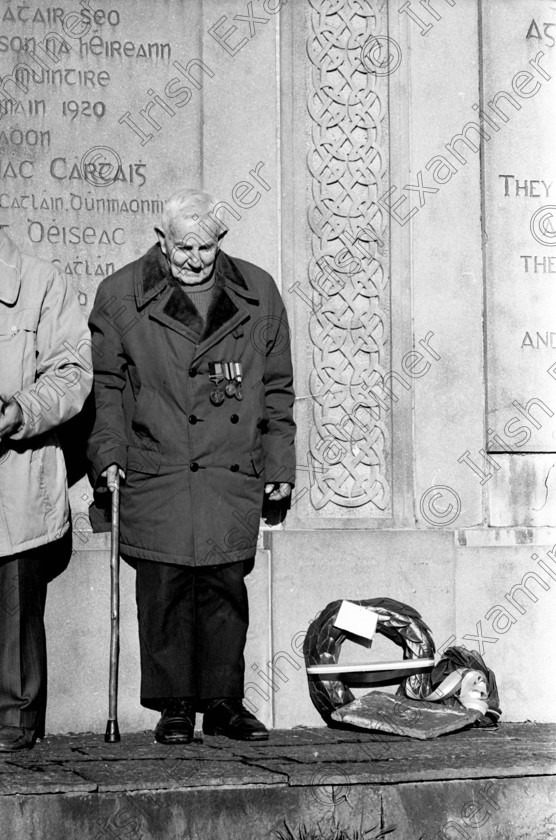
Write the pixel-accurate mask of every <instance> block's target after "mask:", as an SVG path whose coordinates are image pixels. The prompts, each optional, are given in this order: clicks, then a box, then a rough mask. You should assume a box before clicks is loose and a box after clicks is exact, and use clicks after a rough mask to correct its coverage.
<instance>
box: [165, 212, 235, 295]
mask: <svg viewBox="0 0 556 840" xmlns="http://www.w3.org/2000/svg"><path fill="white" fill-rule="evenodd" d="M156 233H157V236H158V240H159V242H160V247H161V249H162V253H163V254H165V255H166V257H167V258H168V262H169V263H170V269H171V271H172V274H173V276H174V277H176V278H177V279H178V280H181V282H182V283H185V284H186V285H187V286H192V285H195V284H196V283H202V282H203V281H204V280H208V278H209V277H210V276H211V274H212V272H213V270H214V262H215V260H216V257H217V255H218V248H219V246H218V239H217V238H216V237H213V236H211V234H210V233H209V232H208V231H206V230H203V228H202V227H200V225H198V224H195V222H193V221H192V220H184V221H182V220H174V223H173V226H172V228H171V229H170V230H169V231H168V232H167V233H165V232H164V231H162V230H160V229H158V228H157V230H156Z"/></svg>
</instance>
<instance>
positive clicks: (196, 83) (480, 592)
mask: <svg viewBox="0 0 556 840" xmlns="http://www.w3.org/2000/svg"><path fill="white" fill-rule="evenodd" d="M87 8H88V4H86V3H83V4H82V6H79V5H78V3H77V2H75V3H74V4H68V5H66V6H64V7H50V6H43V5H41V4H39V3H37V2H29V3H28V4H26V5H25V6H16V5H15V4H14V3H13V2H6V0H4V1H3V2H2V3H0V76H1V77H2V82H1V83H0V92H1V91H2V90H3V91H4V94H6V92H7V93H8V94H10V95H11V96H12V97H13V98H14V99H16V100H17V101H18V102H19V103H20V104H21V107H20V108H19V107H17V106H16V107H15V108H12V106H10V105H9V103H8V104H7V105H1V106H0V117H1V118H0V209H1V214H2V215H1V218H0V224H2V225H7V226H8V227H7V231H8V233H9V234H10V235H12V236H13V238H14V239H15V240H16V241H17V242H18V244H19V245H20V247H21V248H22V249H23V250H32V251H33V253H36V254H37V255H39V256H42V257H44V258H46V259H52V260H56V261H58V265H59V266H60V268H61V269H62V270H64V271H66V272H67V273H68V274H70V275H71V277H72V281H73V283H74V285H75V288H76V290H77V292H78V293H79V295H80V300H81V302H82V304H83V306H84V309H85V310H88V309H89V308H90V306H91V305H92V300H93V296H94V291H95V288H96V286H97V285H98V282H99V281H100V280H101V279H102V276H103V274H105V273H107V272H109V271H111V270H113V269H112V267H111V266H114V268H118V267H119V266H121V265H123V264H125V263H126V262H128V261H129V260H131V259H134V258H135V257H136V256H138V255H139V254H141V253H143V252H144V251H145V250H146V249H147V247H149V246H150V244H151V243H152V242H153V241H154V239H153V232H152V228H153V225H154V224H155V223H156V221H157V215H158V213H159V212H160V209H161V202H162V201H163V200H164V197H165V196H166V195H168V194H169V193H170V192H171V191H172V189H173V188H174V187H175V186H176V185H177V184H178V183H182V182H185V183H188V184H191V185H198V186H204V187H205V188H208V189H210V190H212V191H213V192H215V193H217V194H218V196H219V197H220V198H221V200H222V201H224V202H226V203H227V204H228V208H227V214H228V215H227V218H228V221H230V222H231V229H230V233H229V235H228V239H227V240H226V249H227V250H228V251H229V253H231V254H232V255H233V254H237V255H240V256H242V257H243V258H246V259H249V260H252V261H253V262H256V263H258V264H259V265H261V266H262V267H263V268H265V269H267V270H268V271H270V272H271V273H272V274H273V275H274V276H275V278H276V280H277V282H278V284H279V286H280V288H281V291H282V294H283V297H284V299H285V301H286V305H287V307H288V310H289V313H290V317H291V324H292V341H293V348H294V356H295V364H296V384H297V405H296V410H297V420H298V425H299V440H298V458H299V471H298V484H297V487H296V492H295V495H294V503H293V506H292V509H291V511H290V513H289V515H288V518H287V520H286V523H285V525H284V526H283V527H280V526H278V527H275V528H272V529H270V530H269V533H267V534H265V535H264V539H263V537H262V536H261V540H260V550H259V553H258V557H257V565H256V570H255V572H254V573H253V575H252V576H251V582H250V591H251V603H252V620H251V633H250V638H249V644H248V649H247V655H246V665H247V675H248V676H246V682H247V684H248V685H247V697H248V699H249V701H250V703H251V704H252V708H253V709H256V711H257V713H259V714H261V715H262V717H263V719H264V720H265V721H266V722H267V723H269V724H272V725H276V726H293V725H296V724H300V723H312V724H315V723H318V721H319V718H318V715H317V714H316V712H315V710H314V709H313V708H312V706H311V704H310V701H309V698H308V693H307V690H306V681H305V676H304V668H303V663H302V658H301V655H300V650H301V647H300V646H301V644H302V638H303V635H304V632H305V631H306V628H307V625H308V622H309V621H310V620H311V618H312V617H313V616H314V615H315V613H316V612H317V611H318V610H320V609H321V608H322V607H324V606H325V605H326V603H328V602H329V601H332V600H335V599H336V598H342V597H344V598H354V599H357V598H370V597H379V596H389V597H393V598H397V599H399V600H402V601H406V602H407V603H409V604H411V605H412V606H414V607H416V608H417V609H419V610H420V611H421V613H422V615H423V617H424V618H425V620H426V621H427V622H428V623H429V624H430V626H431V628H432V630H433V635H434V638H435V640H436V643H437V647H439V648H443V647H444V648H445V647H447V646H448V645H449V644H454V643H457V644H465V645H467V646H468V647H469V648H470V649H474V650H478V651H479V652H480V653H482V654H484V656H485V658H486V660H487V663H488V664H489V665H490V667H492V668H493V669H494V671H495V672H496V674H497V676H498V680H499V689H500V694H501V702H502V707H503V710H504V715H505V717H506V719H511V720H524V719H533V720H553V719H554V717H555V710H554V704H553V700H552V698H553V696H554V689H555V688H556V685H555V684H554V680H555V679H556V678H555V677H554V676H550V674H554V668H553V665H554V661H553V660H554V654H553V653H552V648H551V641H550V640H551V632H552V631H553V626H554V625H553V619H552V617H551V616H552V613H553V608H554V590H553V585H552V584H553V580H556V575H555V573H554V571H555V568H556V564H555V562H554V560H553V558H552V557H551V555H550V554H549V553H548V552H549V550H550V549H551V547H552V546H553V545H554V544H555V543H556V538H555V537H554V531H553V526H554V525H555V522H554V518H555V516H556V514H555V511H556V505H555V504H554V489H553V488H554V484H553V482H554V479H553V471H552V467H553V466H554V463H555V457H554V445H553V441H554V432H555V430H556V425H555V419H554V418H555V417H556V414H550V412H556V395H555V394H554V388H553V386H554V378H555V377H554V376H553V375H552V374H551V373H550V370H549V369H550V367H551V365H552V364H553V362H554V358H553V356H554V351H553V349H552V333H551V330H550V315H549V313H550V312H551V310H552V307H551V303H552V296H553V292H552V289H551V285H550V284H551V277H550V274H552V273H553V271H552V267H553V258H552V257H551V253H552V251H551V248H552V246H553V245H554V239H553V236H552V233H551V230H552V227H551V221H550V220H551V211H550V209H546V208H550V206H551V202H552V201H553V191H554V189H556V186H554V187H552V189H551V188H550V187H548V185H549V184H552V182H554V184H556V177H553V176H554V172H553V170H554V162H553V155H552V154H551V148H552V145H553V142H552V141H553V137H554V132H555V131H556V125H555V119H554V89H553V86H554V80H553V76H554V74H555V72H556V67H555V64H554V54H555V51H554V50H553V49H552V46H553V40H554V39H553V38H552V34H553V33H554V31H555V29H554V28H553V27H554V26H555V25H556V18H554V12H553V10H552V7H551V4H550V3H549V2H548V0H520V2H519V3H514V4H507V3H504V2H502V0H495V2H492V0H491V2H488V3H487V2H486V0H483V2H480V0H433V2H432V3H431V4H429V5H428V6H427V4H418V3H416V2H413V3H411V2H410V3H402V2H401V0H389V2H385V0H372V2H366V3H360V2H356V0H306V1H305V0H301V2H294V0H290V2H281V0H264V2H261V0H257V2H254V3H247V2H245V0H203V2H191V3H190V2H187V3H186V2H185V1H184V0H183V1H182V2H179V0H164V2H162V0H161V2H158V3H149V4H147V3H143V2H131V0H112V2H104V0H103V2H102V3H101V2H100V1H99V2H97V3H94V2H93V0H91V2H90V4H89V8H90V9H91V10H93V9H96V10H97V11H96V18H95V12H93V11H87ZM20 9H21V11H20ZM82 9H84V10H85V11H83V12H82V11H81V10H82ZM57 10H58V11H57ZM60 10H61V11H60ZM552 21H554V24H553V23H552ZM533 23H534V24H535V25H534V26H533ZM49 33H54V34H51V35H50V36H49ZM537 35H538V37H537ZM26 38H27V39H33V38H34V39H35V40H34V41H32V40H28V41H27V42H25V39H26ZM62 38H63V39H64V40H65V42H66V46H65V47H63V46H62V48H61V43H62V42H61V39H62ZM26 43H27V47H28V50H27V52H25V51H23V50H22V48H23V47H24V46H25V44H26ZM41 43H42V44H43V46H44V47H46V48H48V49H49V50H50V53H51V54H49V52H48V50H47V52H45V50H44V49H41V47H40V44H41ZM149 45H150V46H149ZM540 51H542V52H543V53H544V55H543V57H542V58H541V59H540V60H538V53H539V52H540ZM29 53H33V55H34V56H35V57H36V59H39V60H40V61H42V62H43V64H44V65H45V67H46V68H47V69H48V71H49V72H50V76H48V75H44V76H41V75H40V74H39V69H40V63H38V61H37V60H33V58H32V57H31V56H30V55H29ZM149 53H150V57H149ZM531 61H533V62H535V61H536V66H533V65H531V64H530V62H531ZM18 62H19V63H26V64H28V65H29V66H31V67H32V68H33V69H34V70H35V71H36V75H35V77H34V78H28V77H26V76H25V71H21V69H20V71H19V76H16V79H19V80H20V84H21V83H23V84H25V85H26V86H27V87H28V90H27V92H25V91H24V90H22V89H21V88H20V87H17V86H15V85H14V84H13V82H8V83H7V84H6V80H7V78H8V77H9V76H10V74H11V73H12V72H14V67H15V66H16V64H17V63H18ZM42 69H43V70H44V68H42ZM58 70H61V71H62V74H61V78H60V76H54V77H53V76H52V73H53V72H54V73H56V71H58ZM543 70H544V74H543ZM22 72H23V73H24V75H23V77H22V76H21V73H22ZM525 72H529V74H530V76H529V77H525V76H520V75H519V74H520V73H525ZM45 73H46V71H45ZM84 73H88V74H89V75H88V76H87V77H85V76H84V75H83V74H84ZM91 74H92V75H91ZM545 76H548V77H549V78H545ZM41 79H42V80H41ZM172 80H174V81H172ZM93 85H94V87H93ZM501 91H502V92H505V93H506V94H508V95H509V96H510V97H511V98H512V99H513V101H514V102H515V103H517V106H518V107H516V105H512V103H511V101H510V100H509V99H508V98H507V97H506V98H504V97H502V98H499V99H494V100H493V97H496V94H497V93H499V92H501ZM157 97H158V99H157ZM5 98H6V96H4V100H5ZM2 101H3V99H2V96H0V103H1V102H2ZM492 101H494V102H495V105H496V106H497V107H498V108H500V109H502V114H503V116H500V114H499V113H498V114H497V113H496V111H495V110H493V109H492V108H491V107H490V106H489V105H488V102H492ZM41 102H43V103H44V105H42V104H41ZM69 103H76V104H71V105H70V104H69ZM84 103H90V104H89V106H87V105H85V104H84ZM98 103H100V104H98ZM149 103H150V104H149ZM474 106H478V108H480V110H481V112H482V116H479V112H478V110H477V108H474ZM141 111H143V114H141ZM89 112H90V113H89ZM487 118H488V119H490V120H491V121H492V122H494V124H495V125H496V126H497V130H494V128H493V127H492V126H490V125H489V123H488V122H487ZM470 123H474V124H475V125H476V126H477V127H478V128H477V127H476V128H473V127H469V124H470ZM41 132H42V133H41ZM462 132H465V135H464V136H463V138H462V139H459V140H457V139H455V138H458V136H460V135H461V134H462ZM487 134H488V135H489V137H488V138H487V137H486V136H485V135H487ZM448 147H450V148H448ZM500 176H506V178H507V180H505V178H504V177H500ZM533 182H536V184H534V186H533V187H531V184H533ZM543 183H544V184H545V188H546V187H548V191H546V189H545V188H543ZM516 184H517V185H518V188H519V189H517V188H516ZM525 184H527V187H526V188H525ZM506 189H507V191H508V195H506ZM23 196H27V198H26V199H23ZM31 196H33V197H34V198H32V197H31ZM43 201H46V204H43ZM110 201H111V202H116V201H117V202H119V203H118V204H108V202H110ZM91 202H92V203H91ZM123 202H125V204H123ZM133 202H138V203H137V204H134V203H133ZM141 202H143V204H141ZM398 202H399V203H398ZM78 208H79V209H78ZM543 208H544V210H543ZM537 211H542V212H539V213H538V215H537V216H536V217H535V220H534V221H533V216H534V214H535V213H537ZM543 213H544V215H543ZM75 240H79V241H75ZM523 255H525V256H528V257H529V260H528V261H527V260H524V259H523ZM535 258H536V259H537V262H536V263H535V261H534V259H535ZM551 260H552V262H551ZM526 266H527V268H528V270H527V271H526V270H525V269H526ZM554 270H556V268H555V269H554ZM535 271H536V273H535ZM88 272H90V273H88ZM526 333H529V334H530V337H531V344H529V343H528V342H527V341H526V342H525V344H523V342H524V338H525V334H526ZM539 334H540V338H538V335H539ZM545 336H546V344H545V343H544V339H545ZM531 399H534V400H537V401H542V403H543V405H544V406H546V407H547V408H548V411H547V410H546V409H543V407H542V406H539V404H538V402H536V403H534V404H533V403H532V404H531V405H530V406H529V409H527V403H528V402H529V401H530V400H531ZM515 401H518V402H519V405H520V406H521V407H522V408H524V410H525V411H526V412H528V417H524V415H523V413H520V412H519V411H518V410H517V409H516V408H515ZM512 418H517V421H516V422H514V423H513V425H511V426H510V427H508V425H507V424H508V423H511V422H512ZM520 427H523V428H525V430H528V431H529V432H530V435H529V437H528V439H527V441H525V442H524V443H523V444H521V441H523V440H524V438H525V437H526V436H527V435H526V432H521V433H520V434H518V431H517V430H518V429H519V428H520ZM496 437H497V438H498V440H496ZM500 441H502V443H503V444H504V447H502V446H501V443H500ZM518 444H521V445H518ZM500 453H502V454H500ZM89 497H90V488H89V485H88V484H87V482H86V480H85V479H81V480H80V481H78V482H77V483H76V484H75V486H74V487H73V489H72V507H73V511H74V520H75V527H76V537H75V549H76V551H75V555H74V557H73V560H72V564H71V566H70V568H69V570H68V571H67V572H66V573H65V575H64V576H62V577H61V578H60V579H58V580H57V581H55V582H54V583H53V584H52V586H51V588H50V594H49V602H48V606H47V612H48V615H47V619H48V630H49V641H50V673H51V677H50V706H49V718H48V727H49V728H50V730H51V731H64V730H65V731H67V730H82V729H90V728H94V729H102V728H103V727H104V723H105V718H106V695H107V675H108V667H107V660H108V633H109V610H108V589H109V574H108V559H107V542H106V538H105V536H104V535H93V534H92V533H91V532H90V530H89V526H88V523H87V519H86V516H85V512H86V509H87V505H88V502H89ZM122 575H123V580H122V595H123V605H122V612H123V627H122V675H121V700H120V723H121V726H122V728H123V729H124V730H125V729H135V728H139V727H148V726H151V725H152V724H153V721H154V716H153V714H152V713H150V712H147V711H145V710H141V709H140V707H139V706H138V700H137V697H138V650H137V640H136V626H135V625H136V621H135V607H134V596H133V576H132V573H131V571H130V570H128V569H127V568H124V569H123V570H122ZM349 655H356V652H355V651H353V650H351V651H350V652H349ZM377 655H381V656H382V655H383V656H385V657H387V658H392V650H391V649H390V650H388V648H387V647H385V646H381V645H378V651H377ZM345 656H346V657H348V652H347V651H346V654H345Z"/></svg>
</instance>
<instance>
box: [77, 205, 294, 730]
mask: <svg viewBox="0 0 556 840" xmlns="http://www.w3.org/2000/svg"><path fill="white" fill-rule="evenodd" d="M155 230H156V234H157V237H158V243H157V244H156V245H154V246H153V247H152V248H151V249H150V250H149V251H148V252H147V253H146V254H145V255H144V256H143V257H141V258H140V259H138V260H137V261H136V262H134V263H131V264H130V265H128V266H126V267H124V268H123V269H121V270H120V271H118V272H117V273H116V274H114V275H113V276H112V277H109V278H107V279H106V280H104V281H103V282H102V283H101V285H100V288H99V290H98V294H97V299H96V301H95V305H94V308H93V312H92V314H91V319H90V326H91V330H92V335H93V360H94V368H95V401H96V420H95V425H94V428H93V433H92V436H91V438H90V443H89V455H90V459H91V462H92V474H93V475H92V477H93V482H94V484H95V485H97V484H98V482H99V481H100V482H102V480H103V479H107V480H108V483H109V486H110V485H111V484H112V483H113V479H114V476H115V474H116V472H117V470H119V471H120V475H121V476H122V478H123V479H124V481H123V485H122V494H121V551H122V556H123V557H124V558H125V559H126V560H128V562H130V563H131V564H132V565H133V566H135V567H136V570H137V583H136V586H137V588H136V597H137V607H138V619H139V641H140V652H141V702H142V704H143V705H144V706H146V707H147V708H152V709H156V710H159V711H162V716H161V718H160V720H159V722H158V724H157V726H156V729H155V738H156V740H157V741H159V742H161V743H170V744H175V743H187V742H189V741H190V740H191V739H192V737H193V732H194V724H195V712H196V711H201V710H202V711H204V719H203V731H204V732H205V733H206V734H221V735H227V736H228V737H231V738H237V739H241V740H263V739H266V738H267V737H268V733H267V731H266V729H265V727H264V726H263V724H262V723H261V722H260V721H258V720H257V719H256V718H255V717H254V716H253V715H252V714H250V713H249V712H248V711H247V710H246V709H245V708H244V706H243V704H242V698H243V673H244V660H243V650H244V645H245V638H246V633H247V626H248V606H247V592H246V588H245V583H244V577H245V576H246V575H247V574H248V573H249V572H250V571H251V569H252V567H253V561H254V556H255V551H256V546H257V536H258V528H259V521H260V515H261V508H262V502H263V497H264V494H265V493H266V494H267V496H268V498H269V499H271V500H280V499H283V498H285V497H286V496H288V495H289V494H290V492H291V487H292V486H293V482H294V470H295V463H294V432H295V424H294V421H293V416H292V411H293V399H294V397H293V386H292V366H291V357H290V348H289V333H288V326H287V319H286V314H285V310H284V305H283V303H282V300H281V298H280V295H279V293H278V290H277V288H276V286H275V284H274V281H273V280H272V278H271V277H270V276H269V275H268V274H266V272H264V271H262V270H261V269H260V268H257V267H256V266H254V265H252V264H251V263H248V262H245V261H243V260H239V259H236V258H233V259H232V258H231V257H229V256H227V255H226V254H225V253H224V252H223V251H221V250H220V244H221V240H222V237H223V235H224V233H225V231H224V230H223V228H222V226H221V225H220V224H219V223H218V222H217V220H216V211H215V202H214V200H213V199H212V198H211V197H210V196H209V195H208V194H206V193H202V192H196V191H193V190H180V191H178V192H177V193H175V194H174V195H173V196H172V197H171V198H170V199H169V201H168V202H167V203H166V206H165V210H164V216H163V219H162V225H161V227H159V228H155Z"/></svg>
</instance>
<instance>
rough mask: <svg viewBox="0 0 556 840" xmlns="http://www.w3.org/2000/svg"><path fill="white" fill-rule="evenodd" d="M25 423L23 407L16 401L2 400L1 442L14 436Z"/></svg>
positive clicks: (0, 401)
mask: <svg viewBox="0 0 556 840" xmlns="http://www.w3.org/2000/svg"><path fill="white" fill-rule="evenodd" d="M22 423H23V412H22V410H21V406H20V405H19V403H18V402H16V401H15V400H13V399H12V400H8V401H7V402H3V401H2V400H1V399H0V440H2V438H5V437H9V436H10V435H13V434H14V433H15V432H17V430H18V429H19V427H20V426H21V424H22Z"/></svg>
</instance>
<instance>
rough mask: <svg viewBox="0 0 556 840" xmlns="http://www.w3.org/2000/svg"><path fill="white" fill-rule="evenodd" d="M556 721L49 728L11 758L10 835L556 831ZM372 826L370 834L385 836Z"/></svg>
mask: <svg viewBox="0 0 556 840" xmlns="http://www.w3.org/2000/svg"><path fill="white" fill-rule="evenodd" d="M555 742H556V725H552V724H505V725H502V726H500V728H499V729H498V730H497V731H495V732H489V731H485V730H469V731H466V732H460V733H455V734H453V735H449V736H446V737H443V738H438V739H436V740H431V741H415V740H411V739H409V738H400V737H397V736H395V735H386V734H379V733H376V734H375V733H365V732H359V731H343V730H332V729H326V728H320V729H307V728H301V727H300V728H295V729H292V730H282V731H281V730H274V731H272V732H271V733H270V739H269V741H268V742H264V743H260V742H259V743H252V744H250V743H242V742H237V741H229V740H228V739H226V738H220V737H214V738H213V737H207V736H204V737H202V736H201V733H197V737H196V739H195V741H194V742H193V743H191V744H189V745H187V746H182V747H178V746H173V747H166V746H162V745H159V744H156V743H154V741H153V736H152V733H151V732H141V733H134V734H128V735H126V734H124V735H123V736H122V741H121V742H120V743H119V744H105V743H104V740H103V736H102V735H95V734H87V733H86V734H80V735H68V736H49V737H47V738H46V739H44V740H43V741H42V742H40V743H39V744H37V745H36V747H35V748H34V749H33V750H30V751H28V752H25V753H19V754H4V756H3V759H2V761H1V762H0V821H1V833H0V836H1V837H2V838H4V837H5V838H18V840H19V838H25V840H60V838H62V837H64V838H65V837H68V838H69V837H78V838H79V840H109V838H111V840H151V838H152V840H155V838H156V840H166V838H172V840H177V839H178V838H180V840H182V839H184V838H203V839H204V838H222V840H258V838H272V837H274V838H277V837H278V836H279V834H278V833H279V832H280V831H281V832H282V833H283V834H284V835H285V836H287V831H288V830H291V832H292V834H293V836H294V837H303V836H304V835H303V830H304V829H307V830H308V831H309V830H314V832H315V833H314V835H313V834H307V835H306V836H307V838H308V840H309V838H310V837H312V836H315V837H320V836H321V834H319V833H318V831H319V828H318V827H319V826H320V830H321V832H322V836H323V837H326V836H327V835H326V830H327V828H331V827H332V826H333V825H334V824H336V825H339V826H341V827H343V828H345V829H346V830H349V831H351V834H349V835H347V836H349V837H353V838H356V837H357V831H359V832H362V831H364V830H368V829H372V828H373V827H380V828H383V829H386V828H390V827H392V828H393V830H392V831H391V832H390V833H389V834H388V835H387V836H388V837H389V838H392V840H406V838H407V840H437V839H439V840H452V838H469V840H479V838H488V840H510V838H512V840H513V838H527V840H530V838H539V840H541V838H542V840H553V838H556V806H555V805H554V804H553V803H554V802H556V795H555V794H556V761H555V757H556V748H555V747H556V743H555ZM372 836H373V835H372V833H371V834H369V835H368V837H369V838H371V837H372Z"/></svg>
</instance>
